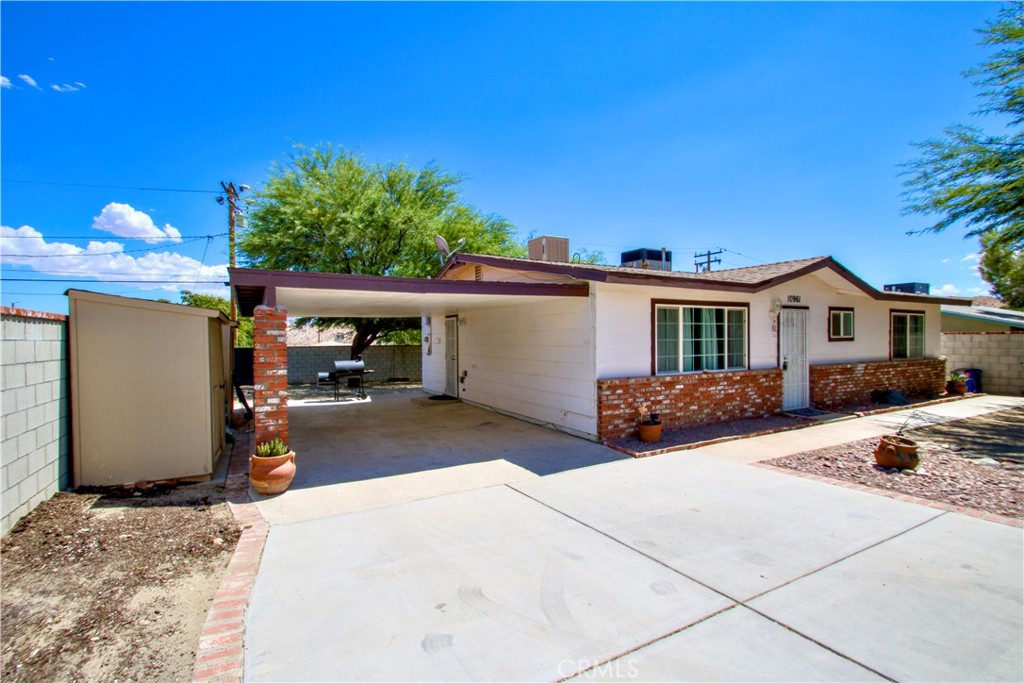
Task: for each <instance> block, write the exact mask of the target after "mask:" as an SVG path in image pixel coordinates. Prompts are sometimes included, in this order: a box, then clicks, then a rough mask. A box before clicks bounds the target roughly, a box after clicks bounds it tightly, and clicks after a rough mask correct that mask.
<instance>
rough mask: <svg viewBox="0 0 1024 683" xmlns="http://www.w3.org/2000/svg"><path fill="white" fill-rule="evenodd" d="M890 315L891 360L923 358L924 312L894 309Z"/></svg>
mask: <svg viewBox="0 0 1024 683" xmlns="http://www.w3.org/2000/svg"><path fill="white" fill-rule="evenodd" d="M891 315H892V324H891V325H890V328H891V330H892V357H893V360H903V359H906V358H924V313H913V312H904V311H900V312H896V311H894V312H893V313H892V314H891Z"/></svg>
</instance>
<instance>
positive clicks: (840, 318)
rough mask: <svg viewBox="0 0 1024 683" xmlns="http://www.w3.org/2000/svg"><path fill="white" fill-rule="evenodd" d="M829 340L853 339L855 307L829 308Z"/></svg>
mask: <svg viewBox="0 0 1024 683" xmlns="http://www.w3.org/2000/svg"><path fill="white" fill-rule="evenodd" d="M828 340H829V341H853V309H852V308H834V307H830V308H829V309H828Z"/></svg>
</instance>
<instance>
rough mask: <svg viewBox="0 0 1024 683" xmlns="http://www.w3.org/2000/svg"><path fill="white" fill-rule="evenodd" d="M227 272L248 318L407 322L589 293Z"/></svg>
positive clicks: (560, 287)
mask: <svg viewBox="0 0 1024 683" xmlns="http://www.w3.org/2000/svg"><path fill="white" fill-rule="evenodd" d="M229 273H230V277H231V286H232V287H233V288H234V290H235V296H236V299H237V301H238V311H239V315H243V316H251V315H252V312H253V309H254V308H255V307H256V306H259V305H261V304H262V305H267V306H283V307H284V308H285V309H286V310H287V311H288V315H289V316H292V317H304V316H324V317H373V318H406V317H409V318H412V317H419V316H423V315H430V314H432V313H438V312H441V311H443V312H446V313H455V312H457V311H467V310H473V309H479V308H494V307H497V306H513V305H521V304H529V303H535V302H539V301H545V300H550V299H551V297H567V296H568V297H586V296H588V294H589V287H588V286H587V285H586V284H549V283H534V282H476V281H472V280H427V279H411V278H394V277H377V276H370V275H342V274H333V273H293V272H290V271H280V270H255V269H249V268H230V269H229Z"/></svg>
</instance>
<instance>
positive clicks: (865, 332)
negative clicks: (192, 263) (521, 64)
mask: <svg viewBox="0 0 1024 683" xmlns="http://www.w3.org/2000/svg"><path fill="white" fill-rule="evenodd" d="M543 239H547V240H551V239H552V238H543ZM556 239H557V238H556ZM553 251H554V252H556V253H558V254H564V253H568V248H567V247H566V248H565V249H559V250H553ZM561 258H565V257H564V255H563V256H561ZM230 273H231V284H232V286H233V287H234V290H235V292H236V295H237V296H238V300H239V306H240V311H241V314H242V315H255V324H256V332H255V334H256V342H255V344H254V346H255V353H256V356H257V357H256V365H257V377H256V397H255V400H256V414H257V419H256V431H257V434H256V438H257V440H258V441H259V440H261V439H262V438H272V437H273V436H274V435H279V436H284V437H285V438H286V437H287V406H286V405H284V404H286V401H283V400H282V399H283V398H286V397H287V384H286V382H285V381H284V380H283V379H282V377H286V376H287V367H286V365H287V354H286V353H282V350H283V346H284V339H285V337H284V335H285V331H284V325H285V320H286V316H288V315H295V316H298V315H302V316H305V315H324V316H363V315H365V316H376V317H381V316H403V317H405V316H420V317H421V318H422V326H423V348H422V357H423V387H424V389H425V390H426V391H428V392H433V393H439V394H440V393H443V394H449V395H451V396H455V397H458V398H460V399H462V400H464V401H467V402H471V403H475V404H479V405H482V406H487V407H490V408H493V409H495V410H499V411H502V412H505V413H509V414H512V415H516V416H519V417H522V418H525V419H528V420H531V421H535V422H539V423H543V424H547V425H549V426H552V427H554V428H557V429H560V430H564V431H567V432H570V433H574V434H577V435H580V436H584V437H587V438H591V439H597V440H608V439H614V438H619V437H622V436H625V435H628V434H632V433H635V430H636V424H637V410H638V406H639V405H640V404H642V403H647V404H649V405H650V406H651V410H652V411H654V412H659V413H660V414H661V418H662V421H663V422H664V423H665V425H666V426H667V427H669V428H671V427H685V426H688V425H697V424H706V423H712V422H721V421H727V420H733V419H740V418H748V417H758V416H766V415H770V414H773V413H777V412H779V411H782V410H791V409H799V408H804V407H818V408H829V407H834V406H838V405H843V404H847V403H851V402H858V401H863V400H866V399H868V398H869V397H870V394H871V392H872V391H873V390H877V389H898V390H900V391H902V392H904V393H905V394H910V395H915V394H916V395H927V394H938V393H941V392H942V391H943V388H944V384H945V373H946V368H945V360H944V359H943V358H940V357H939V333H940V329H941V322H940V307H941V306H942V305H943V304H953V305H955V304H962V303H965V300H962V299H958V298H952V297H938V296H929V295H922V294H908V293H900V292H883V291H879V290H877V289H875V288H873V287H871V286H870V285H868V284H867V283H865V282H864V281H863V280H861V279H860V278H858V277H857V276H856V275H854V274H853V273H851V272H850V271H849V270H847V269H846V268H845V267H843V266H842V265H841V264H839V263H838V262H837V261H835V260H834V259H833V258H831V257H828V256H822V257H815V258H807V259H800V260H795V261H785V262H781V263H773V264H767V265H762V266H752V267H748V268H735V269H730V270H721V271H715V272H701V273H683V272H676V271H670V270H657V269H651V268H643V267H621V266H601V265H589V264H580V263H567V262H564V261H561V260H559V261H555V260H547V259H545V258H544V257H543V255H542V256H541V258H532V259H518V258H505V257H496V256H483V255H474V254H458V253H457V254H453V255H451V256H450V257H449V259H448V260H447V262H446V263H445V265H444V267H443V268H442V269H441V270H440V272H439V273H438V274H437V275H436V276H435V277H434V278H433V279H405V278H384V277H369V276H353V275H332V274H321V273H295V272H290V271H261V270H251V269H241V268H236V269H231V271H230ZM261 354H262V355H263V360H262V361H261V358H260V356H261ZM282 359H284V360H283V361H282ZM282 363H283V364H284V367H282ZM261 367H262V371H261V370H260V368H261Z"/></svg>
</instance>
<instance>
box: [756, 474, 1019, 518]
mask: <svg viewBox="0 0 1024 683" xmlns="http://www.w3.org/2000/svg"><path fill="white" fill-rule="evenodd" d="M748 464H750V465H753V466H754V467H760V468H762V469H765V470H771V471H774V472H781V473H783V474H795V475H797V476H798V477H803V478H804V479H812V480H814V481H820V482H824V483H826V484H833V485H835V486H842V487H843V488H847V489H853V490H855V491H864V492H866V493H874V494H877V495H882V496H885V497H886V498H895V499H896V500H902V501H904V502H907V503H916V504H918V505H925V506H927V507H930V508H935V509H936V510H945V511H947V512H958V513H960V514H962V515H968V516H970V517H976V518H978V519H983V520H985V521H986V522H995V523H997V524H1005V525H1006V526H1013V527H1017V528H1024V520H1021V519H1017V518H1016V517H1007V516H1005V515H997V514H995V513H994V512H985V511H984V510H979V509H978V508H970V507H964V506H963V505H953V504H951V503H943V502H941V501H938V500H932V499H931V498H921V497H920V496H911V495H909V494H907V493H900V492H899V491H889V490H887V489H880V488H875V487H874V486H865V485H864V484H857V483H854V482H852V481H844V480H843V479H833V478H832V477H825V476H822V475H820V474H811V473H810V472H802V471H800V470H792V469H789V468H788V467H778V466H777V465H769V464H768V463H766V462H752V463H748Z"/></svg>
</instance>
